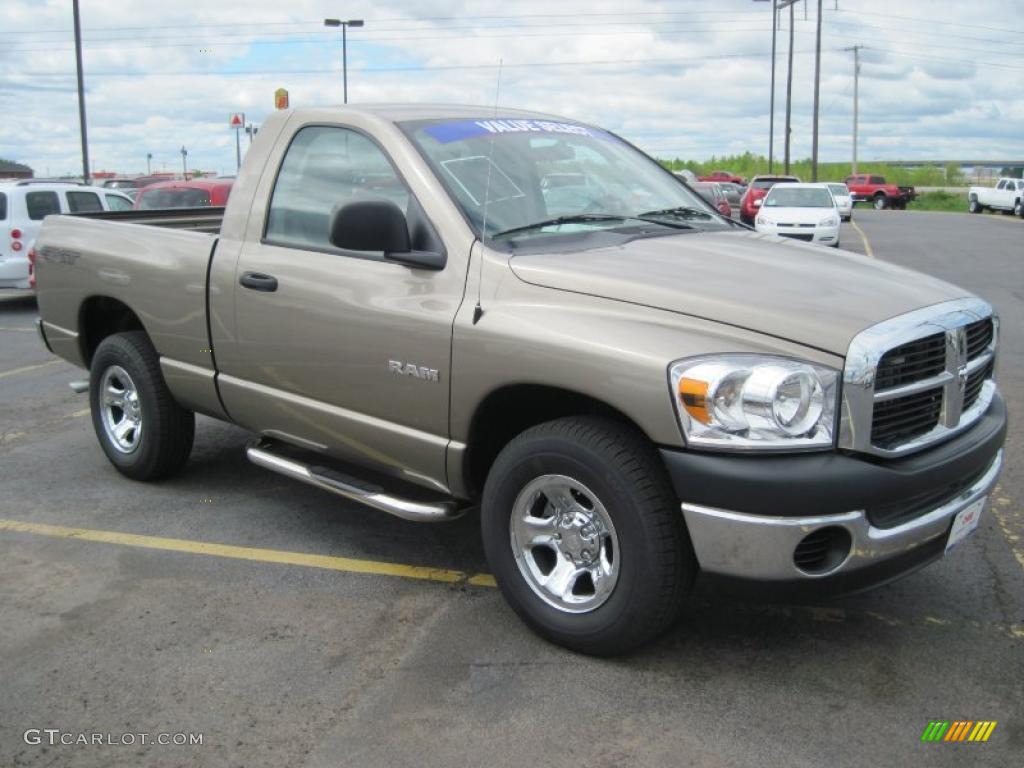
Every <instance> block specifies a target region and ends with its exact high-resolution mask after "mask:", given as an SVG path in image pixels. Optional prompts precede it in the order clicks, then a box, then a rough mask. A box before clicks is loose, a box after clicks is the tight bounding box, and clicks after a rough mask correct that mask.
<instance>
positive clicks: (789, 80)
mask: <svg viewBox="0 0 1024 768" xmlns="http://www.w3.org/2000/svg"><path fill="white" fill-rule="evenodd" d="M793 26H794V24H793V6H792V5H790V6H789V69H788V71H787V73H786V159H785V167H786V170H785V173H786V174H787V175H788V174H789V139H790V135H789V134H790V127H789V121H790V116H791V114H792V111H793Z"/></svg>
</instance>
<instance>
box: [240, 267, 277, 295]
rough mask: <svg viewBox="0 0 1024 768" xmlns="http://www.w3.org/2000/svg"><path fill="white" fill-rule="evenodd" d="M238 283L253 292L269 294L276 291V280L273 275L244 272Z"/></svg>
mask: <svg viewBox="0 0 1024 768" xmlns="http://www.w3.org/2000/svg"><path fill="white" fill-rule="evenodd" d="M238 282H239V283H240V284H241V285H243V286H245V287H246V288H250V289H252V290H254V291H266V292H267V293H270V292H272V291H276V290H277V278H276V277H274V276H273V275H265V274H263V273H262V272H245V273H244V274H243V275H242V276H241V277H240V278H239V279H238Z"/></svg>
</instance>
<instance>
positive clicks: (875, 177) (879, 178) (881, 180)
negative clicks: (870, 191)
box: [871, 176, 885, 184]
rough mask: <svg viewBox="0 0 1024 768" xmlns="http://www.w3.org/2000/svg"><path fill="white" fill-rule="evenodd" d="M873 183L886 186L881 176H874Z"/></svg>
mask: <svg viewBox="0 0 1024 768" xmlns="http://www.w3.org/2000/svg"><path fill="white" fill-rule="evenodd" d="M871 183H872V184H885V179H884V178H882V177H881V176H872V177H871Z"/></svg>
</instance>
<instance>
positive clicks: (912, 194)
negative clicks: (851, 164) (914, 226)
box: [845, 173, 917, 211]
mask: <svg viewBox="0 0 1024 768" xmlns="http://www.w3.org/2000/svg"><path fill="white" fill-rule="evenodd" d="M845 181H846V186H847V187H849V188H850V196H851V197H852V198H853V202H854V203H861V202H870V203H871V204H872V205H873V206H874V207H875V209H876V210H879V211H880V210H882V209H883V208H899V209H904V208H906V207H907V203H909V202H910V201H912V200H913V199H914V198H916V197H917V192H916V191H915V190H914V188H913V187H898V186H896V185H895V184H886V183H885V177H884V176H872V175H870V174H867V173H859V174H856V175H854V176H847V177H846V179H845Z"/></svg>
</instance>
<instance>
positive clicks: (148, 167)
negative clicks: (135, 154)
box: [146, 152, 153, 176]
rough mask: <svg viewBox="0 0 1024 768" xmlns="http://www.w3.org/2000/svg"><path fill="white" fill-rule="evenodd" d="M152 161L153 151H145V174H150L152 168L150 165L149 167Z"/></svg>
mask: <svg viewBox="0 0 1024 768" xmlns="http://www.w3.org/2000/svg"><path fill="white" fill-rule="evenodd" d="M152 163H153V153H152V152H147V153H146V175H147V176H150V175H152V173H153V170H152V167H151V166H152Z"/></svg>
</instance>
